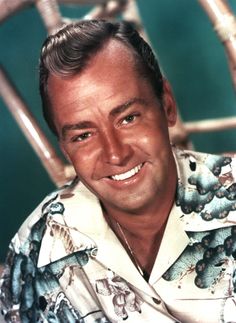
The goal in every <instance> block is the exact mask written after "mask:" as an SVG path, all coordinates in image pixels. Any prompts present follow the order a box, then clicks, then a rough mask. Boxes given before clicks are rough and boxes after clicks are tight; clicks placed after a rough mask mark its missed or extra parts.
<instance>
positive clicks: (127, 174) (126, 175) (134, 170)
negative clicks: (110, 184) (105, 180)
mask: <svg viewBox="0 0 236 323" xmlns="http://www.w3.org/2000/svg"><path fill="white" fill-rule="evenodd" d="M142 166H143V164H139V165H137V166H135V167H134V168H132V169H130V170H128V171H127V172H125V173H122V174H117V175H112V176H109V178H111V179H112V180H114V181H123V180H125V179H128V178H130V177H132V176H134V175H136V174H137V173H138V172H139V171H140V169H141V168H142Z"/></svg>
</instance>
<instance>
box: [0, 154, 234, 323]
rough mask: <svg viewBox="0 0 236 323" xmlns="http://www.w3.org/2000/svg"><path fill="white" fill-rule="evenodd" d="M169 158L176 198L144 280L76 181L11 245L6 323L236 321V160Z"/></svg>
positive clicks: (3, 304)
mask: <svg viewBox="0 0 236 323" xmlns="http://www.w3.org/2000/svg"><path fill="white" fill-rule="evenodd" d="M173 152H174V156H175V159H176V164H177V171H178V188H177V193H176V202H175V204H174V205H173V207H172V210H171V212H170V215H169V218H168V222H167V226H166V229H165V232H164V236H163V239H162V242H161V247H160V249H159V252H158V255H157V257H156V260H155V263H154V266H153V269H152V272H151V275H150V278H149V281H148V282H147V281H145V279H144V278H143V277H142V275H141V274H140V273H139V271H138V270H137V268H136V267H135V265H134V264H133V262H132V261H131V260H130V258H129V256H128V254H127V252H126V251H125V249H124V248H123V246H122V245H121V243H120V242H119V240H118V238H117V237H116V235H115V234H114V232H113V231H112V230H111V228H110V227H109V225H108V224H107V222H106V220H105V219H104V216H103V213H102V209H101V206H100V203H99V201H98V200H97V198H96V197H95V196H94V195H93V194H92V193H91V192H90V191H88V189H87V188H86V187H85V186H84V185H83V184H82V183H81V182H78V183H75V184H72V185H69V186H67V187H64V188H63V189H61V190H58V191H56V192H54V193H52V194H51V195H49V196H48V197H47V198H46V199H45V200H44V201H43V202H42V203H41V204H40V206H39V207H38V208H37V209H36V210H35V211H34V212H33V213H32V214H31V216H30V217H29V218H28V219H27V220H26V222H25V223H24V224H23V225H22V227H21V228H20V230H19V231H18V233H17V234H16V236H15V237H14V239H13V240H12V243H11V245H10V252H9V255H10V256H8V261H7V264H6V269H5V272H4V274H3V277H2V280H1V294H0V300H1V307H2V312H3V315H4V317H5V320H6V321H9V322H12V321H13V319H14V320H15V321H16V322H18V321H20V320H21V321H23V322H24V321H25V322H27V319H28V318H30V319H31V322H34V320H35V322H54V321H53V319H55V322H57V321H58V322H60V321H61V322H64V321H68V322H121V321H123V320H126V321H127V322H129V323H137V322H153V323H154V322H161V323H165V322H166V323H167V322H183V323H195V322H201V323H205V322H206V323H216V322H228V323H229V322H236V297H235V290H236V282H235V280H236V277H235V273H236V271H235V269H236V261H235V257H236V256H235V255H236V227H234V225H235V223H236V213H235V208H236V193H235V196H234V191H236V190H235V188H234V186H235V184H234V183H235V178H234V177H235V174H236V172H235V171H236V168H234V164H235V161H234V160H231V159H230V158H223V157H219V156H213V155H208V154H200V153H196V152H190V151H181V150H177V149H174V150H173ZM22 304H23V305H22ZM56 320H57V321H56ZM63 320H64V321H63Z"/></svg>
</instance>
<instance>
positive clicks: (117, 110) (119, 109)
mask: <svg viewBox="0 0 236 323" xmlns="http://www.w3.org/2000/svg"><path fill="white" fill-rule="evenodd" d="M134 103H139V104H141V105H147V102H146V101H145V100H144V99H141V98H136V97H135V98H132V99H130V100H129V101H127V102H125V103H123V104H120V105H118V106H117V107H115V108H114V109H112V110H111V111H110V115H111V116H113V117H115V116H116V115H118V114H120V113H122V112H124V111H125V110H127V109H128V108H129V107H130V106H131V105H133V104H134Z"/></svg>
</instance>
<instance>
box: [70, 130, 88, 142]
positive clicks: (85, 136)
mask: <svg viewBox="0 0 236 323" xmlns="http://www.w3.org/2000/svg"><path fill="white" fill-rule="evenodd" d="M89 137H91V133H90V132H84V133H82V134H81V135H77V136H74V137H73V138H72V141H73V142H76V141H79V142H81V141H84V140H86V139H88V138H89Z"/></svg>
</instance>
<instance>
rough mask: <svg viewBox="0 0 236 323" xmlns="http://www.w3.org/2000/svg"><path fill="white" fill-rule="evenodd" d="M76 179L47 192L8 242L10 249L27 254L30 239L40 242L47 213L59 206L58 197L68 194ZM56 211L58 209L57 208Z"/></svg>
mask: <svg viewBox="0 0 236 323" xmlns="http://www.w3.org/2000/svg"><path fill="white" fill-rule="evenodd" d="M77 182H78V181H77V180H74V181H73V182H70V183H68V184H66V185H64V186H63V187H61V188H58V189H56V190H54V191H53V192H51V193H50V194H48V195H47V196H46V197H45V198H44V199H43V200H42V202H41V203H40V204H39V205H38V206H37V207H36V208H35V209H34V210H33V212H32V213H31V214H30V215H29V216H28V217H27V218H26V220H25V221H24V222H23V224H22V225H21V226H20V228H19V230H18V232H17V233H16V234H15V236H14V237H13V239H12V241H11V243H10V246H9V248H10V250H11V251H12V252H16V253H19V252H21V253H23V254H25V255H26V256H28V253H29V251H30V249H31V247H32V246H31V244H32V241H34V243H40V241H41V239H42V235H43V232H44V229H45V225H46V219H47V216H48V214H49V213H50V212H51V213H53V211H54V210H53V208H54V209H55V210H56V209H57V208H59V207H60V203H59V201H60V199H61V196H62V197H63V195H66V196H70V195H72V196H73V194H72V192H73V190H74V189H75V187H76V185H77ZM57 211H58V210H57Z"/></svg>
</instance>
